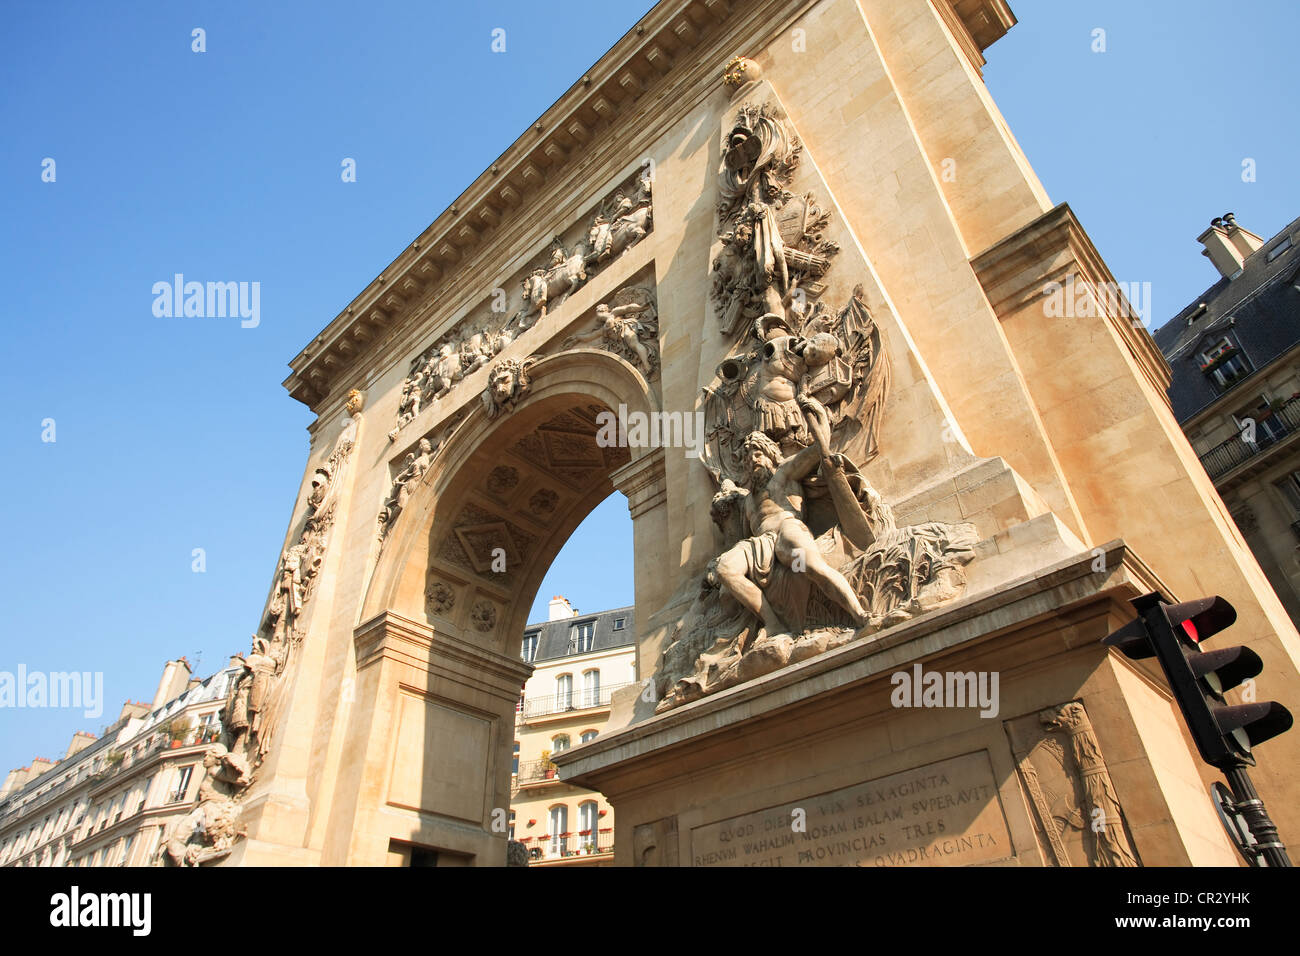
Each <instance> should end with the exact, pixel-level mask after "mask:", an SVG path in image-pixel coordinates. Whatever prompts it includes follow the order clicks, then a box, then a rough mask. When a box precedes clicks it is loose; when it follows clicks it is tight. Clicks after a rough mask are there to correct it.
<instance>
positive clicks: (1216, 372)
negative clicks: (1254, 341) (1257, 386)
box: [1201, 335, 1254, 394]
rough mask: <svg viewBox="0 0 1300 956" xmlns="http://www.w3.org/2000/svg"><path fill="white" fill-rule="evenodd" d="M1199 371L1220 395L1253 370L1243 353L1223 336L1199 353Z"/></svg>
mask: <svg viewBox="0 0 1300 956" xmlns="http://www.w3.org/2000/svg"><path fill="white" fill-rule="evenodd" d="M1201 371H1202V372H1204V373H1205V374H1206V375H1207V376H1208V377H1209V379H1210V381H1211V382H1212V383H1213V384H1214V387H1215V388H1216V389H1218V391H1219V393H1220V394H1222V393H1223V392H1226V391H1227V390H1228V389H1230V388H1232V386H1234V385H1236V384H1237V383H1238V382H1239V381H1241V380H1242V379H1243V378H1245V377H1246V376H1247V375H1249V374H1250V373H1251V372H1252V371H1254V370H1253V369H1252V368H1251V365H1250V362H1249V361H1247V359H1246V355H1245V353H1244V352H1242V351H1241V350H1240V349H1238V348H1237V346H1236V345H1235V344H1234V343H1233V342H1232V340H1231V339H1229V338H1228V337H1227V336H1226V335H1225V336H1220V338H1219V339H1218V341H1216V342H1215V343H1214V344H1212V345H1210V346H1209V347H1208V348H1206V349H1205V350H1204V351H1202V352H1201Z"/></svg>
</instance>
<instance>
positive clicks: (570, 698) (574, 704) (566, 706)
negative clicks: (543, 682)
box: [515, 681, 635, 721]
mask: <svg viewBox="0 0 1300 956" xmlns="http://www.w3.org/2000/svg"><path fill="white" fill-rule="evenodd" d="M633 683H635V681H627V682H625V683H622V684H610V685H608V686H604V687H601V688H600V689H599V690H598V691H590V690H575V691H573V692H572V693H569V694H552V695H550V696H549V697H526V698H525V699H524V700H523V701H522V702H521V703H520V704H519V705H518V706H517V707H516V708H515V712H516V713H517V714H518V716H519V719H520V720H525V721H526V720H531V719H532V718H534V717H546V716H548V715H550V714H564V713H568V712H569V711H571V710H590V709H591V708H593V707H608V706H609V698H610V695H611V694H613V693H614V691H616V690H620V689H622V688H624V687H627V686H629V685H630V684H633Z"/></svg>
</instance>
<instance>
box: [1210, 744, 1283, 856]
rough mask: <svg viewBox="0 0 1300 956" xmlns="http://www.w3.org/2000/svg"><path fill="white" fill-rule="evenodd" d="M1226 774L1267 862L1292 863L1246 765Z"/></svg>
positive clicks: (1235, 800)
mask: <svg viewBox="0 0 1300 956" xmlns="http://www.w3.org/2000/svg"><path fill="white" fill-rule="evenodd" d="M1224 774H1225V775H1226V776H1227V778H1228V784H1229V785H1230V786H1231V787H1232V796H1233V801H1234V803H1235V804H1236V809H1237V811H1238V812H1239V813H1240V814H1241V815H1242V816H1243V817H1244V818H1245V820H1246V825H1247V826H1249V827H1250V832H1251V833H1252V834H1253V835H1254V837H1255V844H1256V845H1255V849H1256V850H1257V851H1258V853H1259V855H1260V856H1262V857H1263V858H1264V862H1265V863H1267V864H1268V865H1269V866H1290V865H1291V858H1290V857H1289V856H1287V852H1286V847H1285V846H1283V845H1282V841H1281V839H1279V837H1278V834H1277V826H1276V825H1275V824H1274V823H1273V820H1272V818H1270V817H1269V815H1268V810H1267V809H1266V808H1265V807H1264V801H1263V800H1261V799H1260V798H1259V794H1258V793H1256V792H1255V785H1254V784H1253V783H1251V782H1250V774H1248V773H1247V772H1246V768H1245V767H1234V768H1232V769H1230V770H1224Z"/></svg>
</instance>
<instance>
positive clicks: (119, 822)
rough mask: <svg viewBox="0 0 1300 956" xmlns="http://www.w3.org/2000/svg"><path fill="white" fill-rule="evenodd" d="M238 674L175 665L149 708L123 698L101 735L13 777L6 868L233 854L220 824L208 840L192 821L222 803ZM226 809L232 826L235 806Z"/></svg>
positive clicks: (3, 851) (189, 861)
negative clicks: (230, 701)
mask: <svg viewBox="0 0 1300 956" xmlns="http://www.w3.org/2000/svg"><path fill="white" fill-rule="evenodd" d="M240 671H241V668H239V667H230V668H227V669H225V670H221V671H218V672H217V673H216V674H214V675H212V676H211V677H208V678H206V679H204V680H198V679H191V678H190V669H189V665H188V663H187V662H186V661H185V660H184V659H183V658H182V659H180V660H177V661H169V662H168V663H167V666H166V667H165V668H164V670H163V674H162V678H161V680H160V681H159V684H158V690H157V693H156V694H155V695H154V700H153V703H152V704H145V703H140V702H133V701H127V702H126V704H124V705H123V708H122V712H121V714H119V716H118V719H117V720H116V721H114V722H113V724H111V725H110V726H109V727H108V729H107V731H106V732H105V733H104V734H103V735H102V736H101V737H99V738H95V737H94V736H93V735H91V734H85V733H78V734H76V735H75V736H74V737H73V740H72V744H71V746H70V747H69V748H68V753H67V755H66V756H65V757H64V758H63V759H62V760H60V761H57V762H49V761H44V762H40V764H41V766H38V767H37V768H34V769H39V770H40V772H39V773H37V774H36V775H34V776H29V777H28V778H27V779H26V780H23V781H17V780H14V779H13V778H14V774H11V775H10V777H11V780H10V783H11V784H15V785H12V786H7V787H6V788H5V790H4V792H3V793H2V794H0V866H163V865H168V864H172V863H179V864H181V865H193V864H195V863H198V862H200V861H201V856H200V855H201V854H206V855H205V856H203V857H202V859H208V860H212V859H215V858H216V857H217V856H218V855H219V854H221V853H223V852H224V851H226V850H228V849H229V845H228V844H227V845H225V846H223V847H220V848H217V847H216V846H215V844H216V842H217V836H216V833H217V830H218V829H219V828H218V827H215V826H214V827H211V828H209V829H210V831H211V839H209V838H208V834H207V833H205V834H204V836H203V837H195V836H194V826H193V824H194V822H195V821H196V820H197V819H198V818H199V817H203V819H204V820H205V821H206V820H208V819H209V818H210V817H211V816H212V815H213V811H215V809H216V807H217V806H218V804H215V803H213V801H212V800H211V799H210V797H209V795H208V794H209V790H210V789H211V788H212V786H213V779H214V778H215V777H216V776H217V773H216V772H214V771H215V768H216V766H217V761H215V760H214V759H212V757H211V755H213V754H216V753H218V752H223V751H225V747H224V745H222V744H221V743H220V742H219V738H220V737H221V733H222V720H221V716H222V710H223V707H224V705H225V702H226V699H227V696H228V695H229V693H230V691H231V688H232V687H233V686H234V685H235V684H236V682H237V680H238V678H239V674H240ZM15 773H18V772H15ZM20 776H21V774H20ZM224 806H225V809H226V811H227V815H228V816H229V817H230V819H231V820H232V821H233V818H234V809H235V808H234V804H233V803H230V804H224ZM232 827H233V825H232ZM232 835H233V834H232Z"/></svg>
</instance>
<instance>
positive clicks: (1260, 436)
mask: <svg viewBox="0 0 1300 956" xmlns="http://www.w3.org/2000/svg"><path fill="white" fill-rule="evenodd" d="M1296 431H1300V399H1291V400H1290V401H1288V402H1287V403H1286V404H1285V405H1283V406H1281V407H1280V408H1278V409H1277V410H1276V411H1274V412H1273V414H1272V415H1269V416H1268V417H1267V418H1262V419H1260V420H1259V421H1257V422H1255V428H1254V432H1255V440H1254V441H1253V442H1250V441H1246V440H1245V439H1244V438H1243V437H1242V436H1241V435H1234V436H1233V437H1231V438H1229V439H1228V440H1227V441H1225V442H1220V443H1219V444H1217V445H1215V446H1214V447H1213V448H1211V449H1210V450H1209V451H1207V452H1206V453H1205V454H1204V455H1201V456H1200V458H1201V464H1202V465H1204V466H1205V471H1206V473H1207V474H1208V475H1209V476H1210V478H1211V479H1212V480H1217V479H1218V478H1220V477H1221V476H1223V475H1226V474H1227V473H1228V472H1230V471H1232V469H1234V468H1236V467H1237V466H1238V465H1241V464H1244V463H1245V462H1247V461H1250V460H1251V459H1252V458H1255V457H1256V456H1258V455H1260V454H1262V453H1263V452H1264V451H1265V449H1267V448H1269V447H1271V446H1273V445H1276V444H1277V443H1278V442H1279V441H1281V440H1282V439H1284V438H1286V437H1287V436H1288V435H1290V434H1291V433H1292V432H1296Z"/></svg>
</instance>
